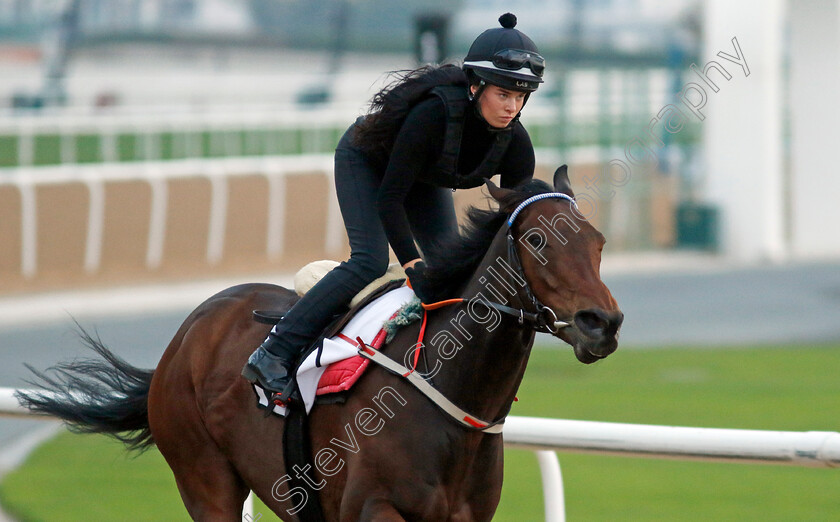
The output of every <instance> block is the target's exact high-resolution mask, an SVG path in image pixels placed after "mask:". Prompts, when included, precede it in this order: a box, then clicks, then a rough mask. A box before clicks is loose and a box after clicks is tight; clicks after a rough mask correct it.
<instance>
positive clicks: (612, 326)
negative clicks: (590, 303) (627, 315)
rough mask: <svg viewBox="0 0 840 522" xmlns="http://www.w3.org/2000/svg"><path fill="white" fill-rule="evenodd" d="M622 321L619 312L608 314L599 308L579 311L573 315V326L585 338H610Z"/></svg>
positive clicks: (622, 316) (621, 315) (622, 318)
mask: <svg viewBox="0 0 840 522" xmlns="http://www.w3.org/2000/svg"><path fill="white" fill-rule="evenodd" d="M623 321H624V314H622V313H621V312H617V313H608V312H606V311H604V310H601V309H599V308H594V309H591V310H581V311H580V312H578V313H576V314H575V325H576V326H577V327H578V329H579V330H580V331H581V332H582V333H583V334H584V335H586V336H587V337H593V338H597V337H605V336H612V335H615V333H616V332H617V331H618V328H619V327H620V326H621V323H622V322H623Z"/></svg>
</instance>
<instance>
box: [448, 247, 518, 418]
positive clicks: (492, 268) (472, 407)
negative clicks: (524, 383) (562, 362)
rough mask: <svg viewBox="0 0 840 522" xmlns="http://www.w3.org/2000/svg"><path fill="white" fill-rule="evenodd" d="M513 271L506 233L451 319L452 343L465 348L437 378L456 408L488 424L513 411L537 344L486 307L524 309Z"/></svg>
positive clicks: (474, 276) (497, 313) (476, 274)
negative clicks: (497, 305)
mask: <svg viewBox="0 0 840 522" xmlns="http://www.w3.org/2000/svg"><path fill="white" fill-rule="evenodd" d="M510 272H512V269H511V267H510V266H509V265H508V263H507V240H506V236H505V233H504V232H503V231H502V232H500V233H499V234H498V235H497V236H496V238H495V239H494V240H493V243H492V244H491V245H490V248H489V249H488V252H487V254H486V255H485V256H484V259H483V261H482V262H481V264H480V265H479V267H478V269H477V270H476V271H475V273H474V274H473V276H472V278H471V279H470V281H469V282H468V283H467V284H466V286H465V288H464V291H463V292H462V296H463V297H464V298H465V302H464V304H463V305H462V306H460V307H459V309H458V312H457V315H456V316H455V317H454V318H451V317H450V319H449V322H448V326H447V328H448V331H449V333H451V334H452V336H453V338H456V339H457V338H461V339H464V342H463V347H462V348H461V349H460V350H459V353H458V355H457V356H456V357H454V358H453V359H452V360H451V361H444V362H445V363H448V364H444V365H443V366H442V371H441V372H440V375H441V376H440V377H435V379H434V381H435V385H436V386H438V387H439V388H440V389H441V390H442V391H444V393H445V394H447V395H448V396H449V397H450V398H451V399H452V400H453V401H454V402H455V403H456V404H458V405H459V406H461V407H462V408H464V409H466V410H467V411H469V412H470V413H473V414H474V415H478V416H479V417H481V418H483V419H484V420H488V421H491V420H495V419H496V418H498V417H500V416H502V415H504V414H505V413H507V410H508V409H509V408H510V405H511V403H512V402H513V400H514V396H515V394H516V390H517V389H518V388H519V383H520V382H521V380H522V376H523V374H524V373H525V365H526V364H527V362H528V355H529V353H530V348H531V345H532V344H533V341H534V332H533V331H531V330H529V329H528V328H527V327H526V328H522V327H521V326H519V325H518V324H517V322H516V321H515V320H513V319H512V318H511V317H509V316H503V315H501V314H500V313H499V312H498V311H497V310H495V309H491V308H489V307H488V306H486V305H484V304H482V302H487V301H494V302H497V303H501V304H508V305H510V306H516V307H520V306H521V301H520V297H519V296H518V295H512V294H511V292H510V290H511V289H514V292H513V294H516V293H519V294H521V293H522V288H521V286H520V284H518V283H517V281H516V277H514V276H513V275H512V273H510ZM505 285H507V286H505ZM499 297H501V298H502V299H500V298H499ZM467 300H470V302H469V304H468V302H467Z"/></svg>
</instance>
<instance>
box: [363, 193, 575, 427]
mask: <svg viewBox="0 0 840 522" xmlns="http://www.w3.org/2000/svg"><path fill="white" fill-rule="evenodd" d="M546 198H560V199H565V200H568V201H570V202H571V203H572V205H575V206H577V204H576V203H575V200H574V198H572V197H570V196H568V195H566V194H563V193H560V192H548V193H545V194H538V195H536V196H532V197H530V198H528V199H526V200H525V201H523V202H522V203H520V204H519V205H518V206H517V207H516V209H515V210H514V211H513V212H512V213H511V214H510V217H509V218H508V220H507V247H508V263H509V264H510V266H511V268H512V269H513V270H515V271H516V275H517V277H519V278H520V279H521V280H522V281H524V283H525V284H524V290H525V296H526V302H530V303H531V306H532V307H533V309H534V311H533V312H529V311H526V310H525V309H524V308H512V307H510V306H505V305H503V304H500V303H495V302H492V301H488V300H485V299H482V301H483V302H484V303H485V304H486V305H487V306H491V307H493V308H495V309H496V310H498V311H499V312H502V313H504V314H507V315H511V316H514V317H516V318H517V319H518V321H519V324H520V326H525V325H526V324H527V326H528V327H529V328H531V329H533V330H536V331H538V332H546V333H550V334H556V333H557V332H559V331H560V330H561V329H562V328H565V327H567V326H571V325H570V324H569V323H567V322H565V321H560V320H558V319H557V314H556V313H555V312H554V310H552V309H551V308H549V307H547V306H545V305H544V304H542V303H541V302H540V301H539V299H537V297H536V296H535V295H534V292H533V291H532V290H531V287H530V285H528V280H527V279H526V278H525V272H524V270H523V269H522V262H521V260H520V259H519V254H518V253H517V251H516V241H515V240H514V238H513V231H512V230H511V227H512V226H513V223H514V221H515V220H516V216H518V215H519V213H520V212H521V211H522V209H524V208H525V207H527V206H528V205H530V204H531V203H534V202H535V201H539V200H541V199H546ZM464 301H465V299H464V298H458V299H450V300H446V301H440V302H438V303H434V304H432V305H428V306H427V305H423V307H424V308H425V309H426V311H428V310H430V309H435V308H437V307H438V306H441V305H443V306H446V305H449V304H454V303H462V302H464ZM425 329H426V313H425V312H424V314H423V323H422V325H421V327H420V337H419V338H418V341H417V342H418V344H420V345H422V339H423V334H424V331H425ZM357 342H358V346H359V355H360V356H362V357H364V358H366V359H370V360H371V361H373V362H374V363H376V364H378V365H379V366H381V367H383V368H384V369H385V370H387V371H389V372H391V373H393V374H395V375H399V376H401V377H403V378H404V379H407V380H408V381H409V382H410V383H411V384H413V385H414V387H415V388H417V390H418V391H419V392H420V393H422V394H423V395H425V396H426V397H428V398H429V400H431V401H432V402H433V403H434V404H435V405H436V406H437V407H438V408H440V409H441V410H442V411H443V412H445V413H446V414H447V415H449V417H450V418H451V419H453V420H454V421H455V422H457V423H458V424H459V425H461V426H462V427H464V428H466V429H469V430H476V431H481V432H484V433H490V434H499V433H502V427H503V425H504V421H505V418H506V417H507V414H508V412H509V411H510V410H508V411H507V412H505V413H504V414H503V415H502V416H501V417H499V418H498V419H496V420H495V421H491V422H488V421H484V420H481V419H480V418H478V417H476V416H474V415H471V414H469V413H467V412H466V411H464V410H462V409H461V408H459V407H458V406H457V405H456V404H455V403H453V402H452V401H450V400H449V399H448V398H446V397H445V396H444V395H443V394H441V393H440V392H439V391H438V390H437V389H436V388H435V387H434V386H433V385H432V384H431V383H430V381H427V380H426V379H425V378H423V377H422V376H420V374H418V373H417V372H416V371H415V368H416V366H417V357H418V355H419V351H417V352H415V356H414V367H413V368H411V369H409V368H406V367H405V366H404V365H402V364H400V363H398V362H397V361H394V360H393V359H391V358H389V357H388V356H387V355H385V354H384V353H382V352H380V351H379V350H377V349H375V348H373V347H372V346H369V345H367V344H365V342H364V341H363V340H362V339H361V338H358V339H357Z"/></svg>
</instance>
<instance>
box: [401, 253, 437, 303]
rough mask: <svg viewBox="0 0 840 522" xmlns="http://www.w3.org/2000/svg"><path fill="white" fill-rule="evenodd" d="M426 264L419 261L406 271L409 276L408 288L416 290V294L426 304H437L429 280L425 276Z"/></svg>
mask: <svg viewBox="0 0 840 522" xmlns="http://www.w3.org/2000/svg"><path fill="white" fill-rule="evenodd" d="M425 271H426V263H424V262H423V261H418V262H417V263H414V265H413V266H410V267H408V268H406V269H405V275H407V276H408V286H410V287H411V289H412V290H414V294H415V295H416V296H417V297H418V298H419V299H420V301H421V302H423V303H425V304H430V303H434V302H435V296H434V292H433V291H432V288H431V285H430V283H429V280H428V279H426V275H425Z"/></svg>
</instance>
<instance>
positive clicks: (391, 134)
mask: <svg viewBox="0 0 840 522" xmlns="http://www.w3.org/2000/svg"><path fill="white" fill-rule="evenodd" d="M391 76H393V78H394V80H393V81H392V82H391V83H390V84H388V85H387V86H385V87H384V88H383V89H382V90H381V91H379V92H378V93H376V94H375V95H374V96H373V98H372V99H371V102H370V109H369V110H368V114H367V116H366V117H365V118H364V120H362V121H360V122H359V123H358V124H357V125H356V133H355V136H354V142H355V143H354V144H355V145H356V146H357V147H359V148H360V149H362V150H363V151H365V152H369V153H385V154H387V153H388V152H390V150H391V147H392V146H393V145H394V140H395V139H396V135H397V132H398V131H399V129H400V127H401V126H402V124H403V121H405V118H406V116H408V113H409V111H411V109H412V108H413V107H414V106H415V105H416V104H417V103H418V102H420V101H422V100H423V99H425V98H426V97H427V96H428V95H429V92H430V91H431V90H432V89H434V88H435V87H437V86H438V85H463V86H464V89H466V88H468V83H467V76H466V74H464V71H462V70H461V68H460V67H459V66H457V65H451V64H447V65H427V66H424V67H420V68H419V69H414V70H410V71H394V72H392V73H391Z"/></svg>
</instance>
